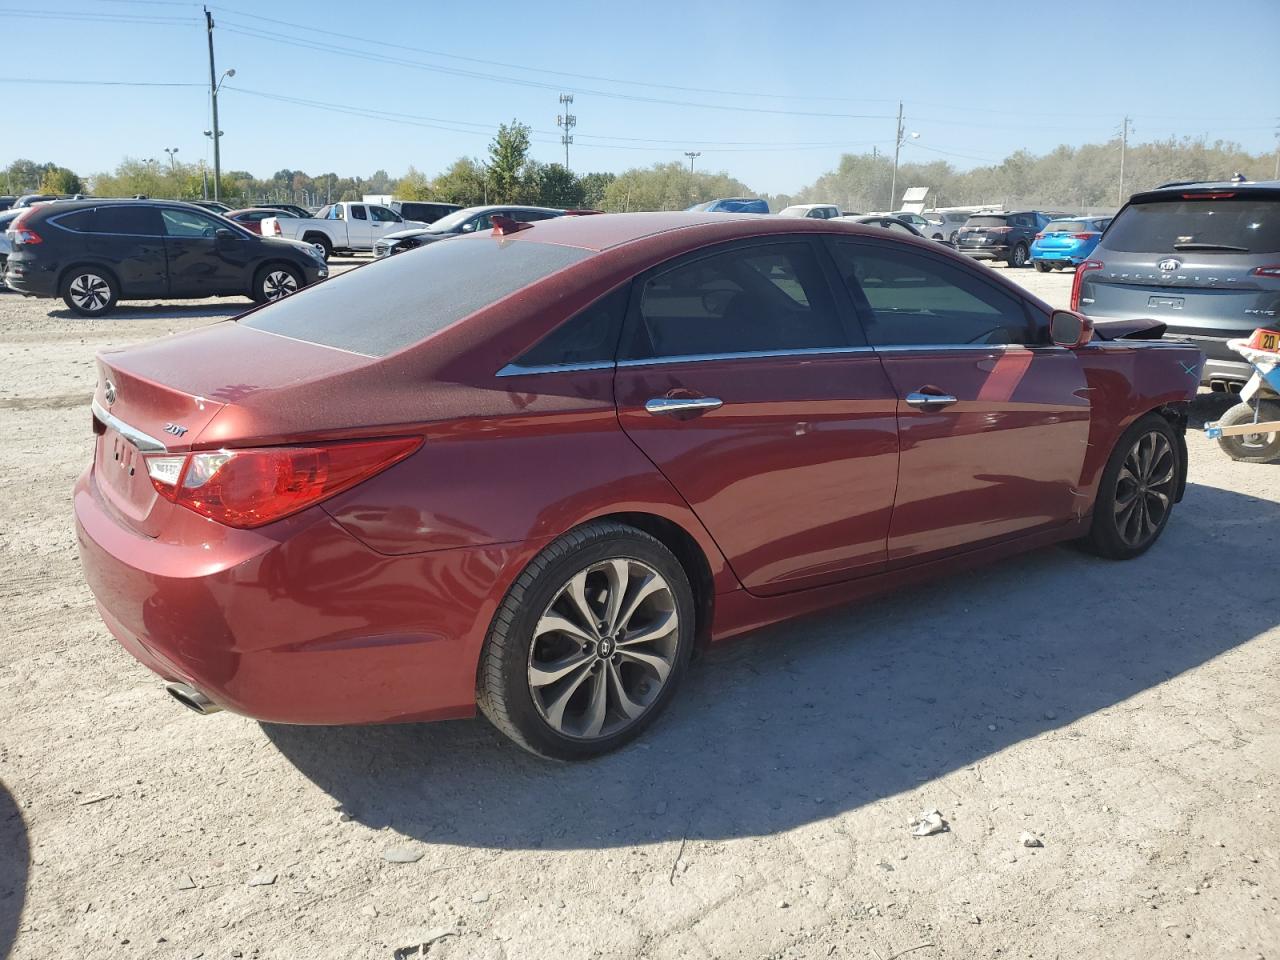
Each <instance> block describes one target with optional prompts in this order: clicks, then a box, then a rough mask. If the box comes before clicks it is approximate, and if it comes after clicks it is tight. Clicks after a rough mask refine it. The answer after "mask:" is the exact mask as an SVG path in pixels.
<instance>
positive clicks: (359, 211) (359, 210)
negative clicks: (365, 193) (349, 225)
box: [351, 204, 369, 220]
mask: <svg viewBox="0 0 1280 960" xmlns="http://www.w3.org/2000/svg"><path fill="white" fill-rule="evenodd" d="M351 217H352V219H353V220H368V219H369V215H368V214H367V213H365V209H364V207H362V206H359V205H357V204H352V206H351Z"/></svg>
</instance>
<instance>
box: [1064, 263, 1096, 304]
mask: <svg viewBox="0 0 1280 960" xmlns="http://www.w3.org/2000/svg"><path fill="white" fill-rule="evenodd" d="M1101 269H1102V261H1101V260H1085V261H1083V262H1082V263H1081V264H1080V266H1078V267H1076V275H1075V276H1074V277H1073V278H1072V280H1071V309H1072V310H1079V309H1080V284H1081V283H1082V282H1083V281H1084V275H1085V274H1086V273H1088V272H1089V271H1090V270H1101Z"/></svg>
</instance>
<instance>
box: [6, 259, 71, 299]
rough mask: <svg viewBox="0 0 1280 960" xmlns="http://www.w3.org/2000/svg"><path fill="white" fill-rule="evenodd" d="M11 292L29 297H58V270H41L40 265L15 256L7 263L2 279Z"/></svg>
mask: <svg viewBox="0 0 1280 960" xmlns="http://www.w3.org/2000/svg"><path fill="white" fill-rule="evenodd" d="M0 279H3V280H4V284H5V286H6V287H8V288H9V289H10V290H14V291H16V292H18V293H21V294H24V295H26V296H28V297H56V296H57V295H58V274H57V271H56V270H50V269H41V268H40V267H39V266H38V265H36V264H34V263H32V262H30V261H27V260H19V259H17V258H15V257H14V256H13V255H10V256H9V258H8V259H7V260H6V261H5V265H4V275H3V277H0Z"/></svg>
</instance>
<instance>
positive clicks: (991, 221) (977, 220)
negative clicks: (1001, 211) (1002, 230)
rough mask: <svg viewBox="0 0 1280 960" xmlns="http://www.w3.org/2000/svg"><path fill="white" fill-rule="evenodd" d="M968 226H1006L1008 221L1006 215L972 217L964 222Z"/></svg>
mask: <svg viewBox="0 0 1280 960" xmlns="http://www.w3.org/2000/svg"><path fill="white" fill-rule="evenodd" d="M964 225H965V226H966V227H1004V226H1008V222H1007V221H1006V220H1005V218H1004V217H970V218H969V219H968V220H966V221H965V222H964Z"/></svg>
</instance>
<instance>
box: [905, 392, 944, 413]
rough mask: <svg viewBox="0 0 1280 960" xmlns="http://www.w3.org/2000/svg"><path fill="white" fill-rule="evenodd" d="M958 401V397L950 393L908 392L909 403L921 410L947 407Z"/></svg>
mask: <svg viewBox="0 0 1280 960" xmlns="http://www.w3.org/2000/svg"><path fill="white" fill-rule="evenodd" d="M955 402H956V398H955V397H953V396H951V395H950V394H948V393H908V394H907V405H908V406H911V407H918V408H919V409H921V410H932V409H935V408H938V407H945V406H948V405H950V404H953V403H955Z"/></svg>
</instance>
